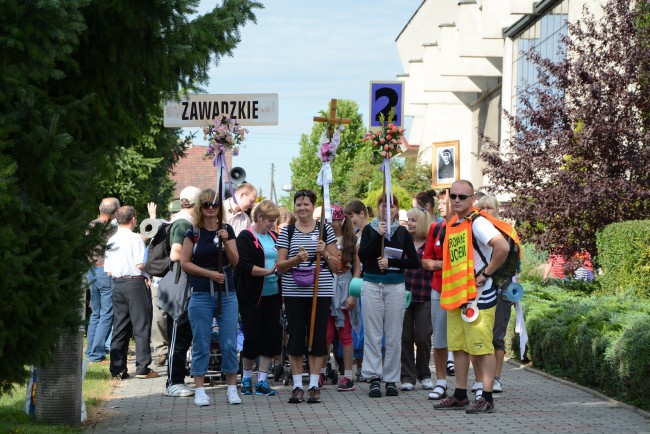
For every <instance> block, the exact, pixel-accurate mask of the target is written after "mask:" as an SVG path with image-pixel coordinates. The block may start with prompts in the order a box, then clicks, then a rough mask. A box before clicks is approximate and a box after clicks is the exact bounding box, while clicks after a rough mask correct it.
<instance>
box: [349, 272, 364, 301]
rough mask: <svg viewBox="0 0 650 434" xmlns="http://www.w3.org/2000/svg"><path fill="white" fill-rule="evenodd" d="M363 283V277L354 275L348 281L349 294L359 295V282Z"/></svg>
mask: <svg viewBox="0 0 650 434" xmlns="http://www.w3.org/2000/svg"><path fill="white" fill-rule="evenodd" d="M362 283H363V279H362V278H360V277H354V278H353V279H352V280H351V281H350V295H351V296H352V297H357V298H359V297H361V284H362Z"/></svg>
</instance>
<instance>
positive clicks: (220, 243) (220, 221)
mask: <svg viewBox="0 0 650 434" xmlns="http://www.w3.org/2000/svg"><path fill="white" fill-rule="evenodd" d="M224 158H225V155H224ZM222 185H223V166H219V177H218V179H217V204H218V205H219V212H218V213H217V238H218V239H219V241H218V242H217V258H218V269H219V273H223V255H222V254H221V251H222V249H223V240H222V239H221V236H220V235H219V231H221V229H223V197H221V190H222ZM224 279H225V276H224ZM223 284H224V285H226V281H225V280H224V282H223ZM217 293H218V294H217V299H218V302H217V315H218V316H221V291H220V290H219V289H217Z"/></svg>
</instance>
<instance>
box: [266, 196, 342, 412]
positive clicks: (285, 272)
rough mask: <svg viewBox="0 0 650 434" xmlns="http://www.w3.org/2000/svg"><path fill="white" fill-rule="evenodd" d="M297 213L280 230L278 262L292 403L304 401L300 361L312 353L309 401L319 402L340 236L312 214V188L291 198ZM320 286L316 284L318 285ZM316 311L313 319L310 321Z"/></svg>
mask: <svg viewBox="0 0 650 434" xmlns="http://www.w3.org/2000/svg"><path fill="white" fill-rule="evenodd" d="M293 204H294V213H295V214H296V217H297V221H296V223H295V224H292V225H288V226H286V227H285V228H283V229H282V231H281V232H280V236H279V237H278V242H277V248H278V260H277V263H276V267H277V270H278V273H282V293H283V296H284V306H285V312H286V315H287V322H288V332H289V341H288V342H287V354H288V355H289V363H290V364H291V373H292V375H293V392H292V393H291V398H290V399H289V402H290V403H292V404H298V403H300V402H302V401H303V400H304V399H303V396H304V391H303V385H302V361H303V357H304V355H305V354H306V353H307V354H308V357H309V372H310V375H309V390H308V394H309V396H308V398H307V402H308V403H312V404H313V403H319V402H321V401H320V390H319V389H318V377H319V373H320V369H321V365H322V363H323V357H322V356H325V355H326V354H327V348H326V345H325V337H326V332H327V321H328V317H329V314H330V304H331V297H332V296H333V295H334V285H333V283H334V277H333V274H332V273H335V272H337V271H338V269H337V268H338V262H339V261H338V260H337V254H338V251H337V248H336V236H335V235H334V230H333V229H332V227H331V226H330V225H329V224H327V223H325V224H323V223H322V221H323V220H324V219H323V218H321V222H316V220H315V219H314V216H313V212H314V206H315V205H316V194H315V193H314V192H313V191H311V190H298V191H296V193H295V194H294V196H293ZM317 258H319V259H320V267H319V268H320V273H319V274H318V280H317V282H315V279H314V277H315V270H316V269H317V268H318V267H316V265H317V264H315V262H316V260H317ZM316 284H317V287H316ZM315 291H317V301H316V309H315V311H313V310H312V297H313V295H314V292H315ZM312 315H315V318H314V321H311V319H312ZM310 322H311V324H314V327H313V340H312V339H310V341H312V342H311V348H310V349H309V352H307V348H306V347H305V341H306V337H307V336H308V333H309V332H310V330H309V327H310Z"/></svg>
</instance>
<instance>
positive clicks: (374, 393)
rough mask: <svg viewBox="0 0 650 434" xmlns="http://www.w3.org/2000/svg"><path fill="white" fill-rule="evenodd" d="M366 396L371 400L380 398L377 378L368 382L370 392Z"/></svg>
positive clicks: (379, 382) (379, 385)
mask: <svg viewBox="0 0 650 434" xmlns="http://www.w3.org/2000/svg"><path fill="white" fill-rule="evenodd" d="M368 396H369V397H371V398H381V381H379V378H373V379H372V380H370V392H369V393H368Z"/></svg>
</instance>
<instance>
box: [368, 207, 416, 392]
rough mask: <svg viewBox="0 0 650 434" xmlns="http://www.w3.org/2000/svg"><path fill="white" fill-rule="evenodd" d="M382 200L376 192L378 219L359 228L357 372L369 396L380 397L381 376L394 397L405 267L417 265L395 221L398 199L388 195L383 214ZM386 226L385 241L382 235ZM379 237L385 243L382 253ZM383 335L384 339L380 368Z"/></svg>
mask: <svg viewBox="0 0 650 434" xmlns="http://www.w3.org/2000/svg"><path fill="white" fill-rule="evenodd" d="M385 201H386V196H385V195H381V196H380V197H379V201H378V204H377V209H378V210H379V212H378V214H379V218H375V219H373V220H372V221H371V222H370V224H369V225H367V226H366V227H365V228H363V232H362V234H361V244H360V246H359V260H360V261H361V263H362V264H363V272H364V274H363V284H362V286H361V314H362V317H363V329H364V339H365V341H364V347H363V368H362V372H361V375H363V378H368V379H370V393H369V396H370V397H371V398H381V396H382V392H381V380H382V378H383V380H384V381H385V382H386V396H397V395H399V392H398V390H397V387H396V386H395V383H396V382H397V381H399V379H400V370H401V364H400V357H401V352H402V324H403V322H404V305H405V303H406V294H405V287H404V270H405V269H407V268H418V267H419V265H420V261H419V260H418V254H417V251H416V250H415V246H414V244H413V237H411V234H409V233H408V231H407V229H406V228H405V227H403V226H400V225H399V220H398V219H397V217H398V211H399V203H398V201H397V197H395V196H393V198H392V204H391V205H390V208H389V209H390V211H389V212H390V214H389V215H388V217H386V202H385ZM387 222H388V223H387ZM389 227H390V239H385V235H386V233H387V231H388V228H389ZM382 239H384V246H385V248H384V250H383V251H382ZM382 336H384V337H385V342H386V343H385V347H386V353H385V356H384V359H383V366H382V354H381V340H382Z"/></svg>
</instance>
